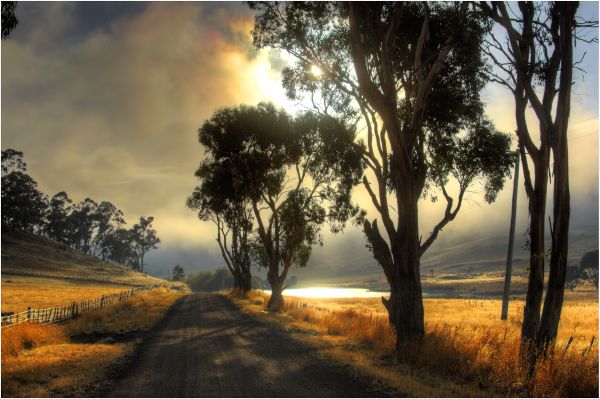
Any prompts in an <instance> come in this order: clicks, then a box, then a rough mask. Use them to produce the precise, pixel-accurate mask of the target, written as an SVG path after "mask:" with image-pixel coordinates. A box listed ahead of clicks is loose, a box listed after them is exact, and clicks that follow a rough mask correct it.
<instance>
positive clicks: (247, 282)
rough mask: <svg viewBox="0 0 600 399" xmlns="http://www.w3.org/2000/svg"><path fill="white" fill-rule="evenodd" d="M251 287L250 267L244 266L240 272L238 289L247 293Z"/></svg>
mask: <svg viewBox="0 0 600 399" xmlns="http://www.w3.org/2000/svg"><path fill="white" fill-rule="evenodd" d="M251 289H252V274H251V273H250V267H248V268H244V267H242V270H241V272H240V290H241V292H242V294H247V293H248V292H250V290H251Z"/></svg>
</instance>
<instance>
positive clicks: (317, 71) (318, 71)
mask: <svg viewBox="0 0 600 399" xmlns="http://www.w3.org/2000/svg"><path fill="white" fill-rule="evenodd" d="M310 73H312V74H313V76H315V77H317V78H318V77H320V76H321V75H323V71H321V68H319V67H318V66H316V65H314V64H313V65H311V67H310Z"/></svg>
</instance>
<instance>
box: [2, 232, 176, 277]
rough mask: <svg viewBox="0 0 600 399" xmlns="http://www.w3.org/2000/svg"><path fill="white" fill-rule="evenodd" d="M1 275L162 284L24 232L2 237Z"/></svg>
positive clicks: (128, 269)
mask: <svg viewBox="0 0 600 399" xmlns="http://www.w3.org/2000/svg"><path fill="white" fill-rule="evenodd" d="M2 272H3V273H5V274H9V273H10V274H11V275H27V276H37V277H48V278H57V279H64V280H74V281H78V282H86V281H87V282H91V281H95V282H97V283H100V284H102V283H105V282H110V283H113V284H122V285H127V286H148V285H157V286H159V285H164V284H166V282H165V280H162V279H159V278H156V277H152V276H149V275H147V274H144V273H139V272H136V271H134V270H131V269H130V268H128V267H125V266H121V265H117V264H115V263H111V262H105V261H102V260H100V259H99V258H97V257H95V256H90V255H86V254H84V253H83V252H80V251H76V250H74V249H72V248H69V247H67V246H66V245H64V244H60V243H58V242H56V241H52V240H49V239H47V238H44V237H41V236H38V235H35V234H31V233H25V232H13V233H8V234H2Z"/></svg>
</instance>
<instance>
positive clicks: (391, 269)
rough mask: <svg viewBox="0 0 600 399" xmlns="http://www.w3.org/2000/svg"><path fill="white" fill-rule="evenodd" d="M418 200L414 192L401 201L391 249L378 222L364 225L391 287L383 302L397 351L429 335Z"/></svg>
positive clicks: (366, 222)
mask: <svg viewBox="0 0 600 399" xmlns="http://www.w3.org/2000/svg"><path fill="white" fill-rule="evenodd" d="M397 195H401V194H400V193H397ZM417 201H418V197H417V196H413V195H410V193H409V194H408V195H404V196H403V197H402V198H401V199H400V200H399V201H398V208H399V215H400V216H399V218H400V222H399V224H398V225H399V228H398V231H397V232H396V233H395V234H394V235H393V236H392V237H391V240H390V241H391V246H388V244H387V242H386V241H385V240H384V239H383V237H382V236H381V234H380V233H379V229H378V227H377V222H376V221H374V222H373V223H369V222H368V221H365V223H364V232H365V235H366V236H367V240H368V241H369V243H370V244H371V249H372V251H373V256H374V257H375V259H376V260H377V261H378V263H379V264H380V265H381V266H382V268H383V270H384V273H385V276H386V278H387V280H388V284H389V286H390V298H389V299H385V298H382V301H383V304H384V305H385V307H386V309H387V311H388V317H389V321H390V324H391V325H392V326H393V327H394V330H395V332H396V350H399V349H400V347H401V345H402V344H403V343H405V342H407V341H412V340H415V339H419V338H421V337H423V335H424V333H425V321H424V311H423V294H422V290H421V276H420V253H419V251H420V247H419V245H420V244H419V238H418V237H419V228H418V207H417ZM390 249H391V250H390Z"/></svg>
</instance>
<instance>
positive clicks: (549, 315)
mask: <svg viewBox="0 0 600 399" xmlns="http://www.w3.org/2000/svg"><path fill="white" fill-rule="evenodd" d="M578 6H579V4H578V3H577V2H573V3H558V4H556V5H555V7H558V11H559V13H560V21H559V31H560V41H559V45H560V56H561V69H560V78H559V79H560V91H559V94H558V104H557V109H556V119H555V123H554V127H555V130H554V132H553V136H552V154H553V156H554V212H553V213H554V214H553V216H554V226H553V229H552V250H551V253H552V257H551V258H550V276H549V277H548V292H547V293H546V299H545V302H544V311H543V313H542V319H541V321H540V328H539V331H538V336H537V345H538V347H540V348H542V349H544V350H545V349H547V348H548V347H550V346H552V345H554V342H555V340H556V334H557V332H558V324H559V322H560V315H561V312H562V305H563V300H564V295H565V280H566V274H567V256H568V251H569V222H570V217H571V196H570V192H569V148H568V143H567V128H568V126H569V116H570V112H571V84H572V80H573V31H572V29H573V24H574V23H575V13H576V12H577V8H578Z"/></svg>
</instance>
